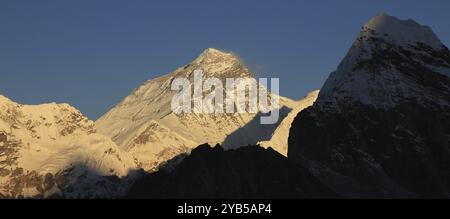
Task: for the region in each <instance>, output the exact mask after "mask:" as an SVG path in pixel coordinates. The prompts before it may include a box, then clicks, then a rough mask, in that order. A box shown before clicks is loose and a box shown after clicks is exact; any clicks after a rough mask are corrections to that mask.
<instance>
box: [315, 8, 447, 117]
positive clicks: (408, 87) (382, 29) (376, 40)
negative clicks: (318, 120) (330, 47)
mask: <svg viewBox="0 0 450 219" xmlns="http://www.w3.org/2000/svg"><path fill="white" fill-rule="evenodd" d="M448 77H450V52H449V50H448V49H447V47H445V46H444V45H443V44H442V43H441V41H440V40H439V39H438V37H437V36H436V35H435V34H434V33H433V31H432V30H431V29H430V28H429V27H427V26H423V25H420V24H418V23H417V22H415V21H413V20H400V19H398V18H395V17H393V16H389V15H387V14H385V13H382V14H379V15H377V16H375V17H374V18H372V19H371V20H370V21H369V22H368V23H367V24H366V25H364V27H363V30H362V31H361V32H360V33H359V35H358V38H357V39H356V40H355V41H354V43H353V45H352V47H351V48H350V50H349V51H348V53H347V55H346V56H345V57H344V59H343V60H342V61H341V63H340V64H339V66H338V68H337V69H336V71H335V72H333V73H331V75H330V77H329V78H328V79H327V81H326V82H325V84H324V86H323V87H322V89H321V92H320V94H319V98H318V100H317V103H318V104H320V105H321V106H323V107H330V109H332V108H335V107H331V106H335V105H336V104H337V103H343V102H348V101H352V102H360V103H363V104H368V105H372V106H375V107H377V108H389V107H392V106H395V105H396V104H398V103H401V102H403V101H410V100H415V101H416V102H420V103H430V104H431V103H440V104H446V105H450V101H449V100H448V98H446V96H448V95H447V93H448V84H447V83H448V80H449V78H448ZM430 84H433V86H430ZM437 94H439V95H437Z"/></svg>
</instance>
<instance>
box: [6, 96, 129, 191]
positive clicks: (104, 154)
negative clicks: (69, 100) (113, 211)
mask: <svg viewBox="0 0 450 219" xmlns="http://www.w3.org/2000/svg"><path fill="white" fill-rule="evenodd" d="M0 164H1V165H0V197H21V196H23V197H47V196H52V195H55V194H59V195H62V196H65V197H77V196H80V197H91V196H92V197H93V196H96V195H99V196H109V195H114V194H113V193H112V192H113V191H112V190H115V191H116V192H117V191H118V189H121V188H119V187H117V188H112V186H113V183H110V182H108V180H107V179H105V178H104V176H118V177H125V176H127V174H128V173H129V171H130V170H131V169H133V168H135V167H136V166H135V163H134V159H133V157H132V156H131V155H129V154H128V153H126V152H124V151H122V150H120V149H119V148H118V146H117V145H116V144H115V143H114V142H112V141H111V140H110V139H109V138H107V137H105V136H103V135H100V134H97V133H96V130H95V127H94V122H93V121H91V120H89V119H88V118H86V117H85V116H83V115H82V114H81V112H80V111H79V110H77V109H76V108H74V107H72V106H70V105H69V104H56V103H47V104H40V105H25V104H19V103H15V102H14V101H12V100H10V99H8V98H6V97H4V96H1V95H0ZM118 186H119V185H118ZM109 187H111V188H112V190H111V189H110V188H109Z"/></svg>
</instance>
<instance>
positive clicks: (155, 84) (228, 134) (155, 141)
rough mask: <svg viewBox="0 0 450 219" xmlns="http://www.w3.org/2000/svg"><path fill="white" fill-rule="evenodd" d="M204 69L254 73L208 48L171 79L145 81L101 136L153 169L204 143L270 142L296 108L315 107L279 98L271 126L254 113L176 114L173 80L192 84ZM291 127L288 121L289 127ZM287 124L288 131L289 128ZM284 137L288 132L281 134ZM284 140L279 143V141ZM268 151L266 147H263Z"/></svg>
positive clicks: (225, 74) (224, 74)
mask: <svg viewBox="0 0 450 219" xmlns="http://www.w3.org/2000/svg"><path fill="white" fill-rule="evenodd" d="M197 69H200V70H203V72H204V77H205V78H211V77H215V78H218V79H220V80H223V81H224V80H225V79H226V78H251V77H253V76H252V73H251V72H250V71H249V70H248V69H247V68H246V67H245V65H244V64H243V63H242V62H241V60H240V59H239V58H238V57H237V56H236V55H234V54H232V53H228V52H222V51H219V50H217V49H213V48H209V49H206V50H205V51H204V52H203V53H202V54H200V56H199V57H197V58H196V59H195V60H194V61H193V62H192V63H190V64H188V65H185V66H183V67H181V68H178V69H176V70H175V71H174V72H172V73H169V74H167V75H164V76H161V77H158V78H155V79H152V80H149V81H147V82H146V83H145V84H143V85H142V86H140V87H139V88H137V89H136V90H135V91H133V92H132V93H131V94H130V95H129V96H127V97H126V98H125V99H124V100H122V101H121V102H120V103H119V104H117V106H115V107H114V108H112V109H111V110H110V111H109V112H107V113H106V114H105V115H103V116H102V117H101V118H100V119H98V120H97V121H96V126H97V128H98V131H99V133H102V134H104V135H107V136H110V137H111V138H112V140H113V141H115V142H116V143H117V144H118V145H119V146H120V147H121V148H122V149H123V150H126V151H129V152H130V153H131V154H132V155H133V156H134V157H136V159H137V164H138V165H139V166H140V167H143V168H144V169H145V170H155V169H157V167H158V166H159V165H161V164H163V163H164V162H166V161H168V160H170V159H172V158H174V157H176V156H177V155H181V154H184V153H189V151H190V150H192V148H194V147H196V146H198V145H200V144H203V143H209V144H212V145H214V144H221V145H222V146H223V147H225V148H229V149H231V148H235V147H237V146H246V145H249V144H256V143H258V142H262V141H270V140H271V139H272V138H274V141H275V139H276V138H277V136H272V135H273V133H274V132H275V130H276V129H277V126H278V124H280V122H281V121H282V119H283V118H284V117H286V116H287V115H288V113H289V112H290V111H291V110H292V109H294V108H301V109H302V108H305V107H307V106H309V105H311V104H312V102H313V101H314V100H315V97H316V96H315V95H314V94H311V95H310V96H309V97H308V98H307V99H308V101H303V102H302V101H299V102H297V101H293V100H291V99H288V98H285V97H280V100H279V105H280V119H279V121H278V123H276V124H273V125H261V124H260V121H259V114H256V113H237V112H236V113H211V114H206V113H182V114H175V113H174V112H172V109H171V100H172V98H173V96H174V95H175V94H176V91H173V90H171V82H172V81H173V80H174V79H175V78H180V77H181V78H188V79H189V80H190V81H192V80H193V72H194V70H197ZM289 124H290V122H289ZM286 125H287V124H285V125H284V126H286ZM283 130H284V131H282V132H283V133H284V134H285V133H286V131H287V129H283ZM282 138H285V141H284V142H280V143H278V142H277V144H276V145H277V146H276V147H274V148H275V150H277V151H279V152H280V153H281V154H284V155H286V154H287V134H285V135H283V137H282ZM277 141H281V140H277ZM264 145H267V146H269V145H268V144H264Z"/></svg>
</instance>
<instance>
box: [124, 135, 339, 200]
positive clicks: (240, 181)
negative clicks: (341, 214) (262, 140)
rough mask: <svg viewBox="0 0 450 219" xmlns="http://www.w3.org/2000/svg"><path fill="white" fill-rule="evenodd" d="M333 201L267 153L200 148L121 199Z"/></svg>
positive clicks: (300, 171) (256, 149)
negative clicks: (293, 199) (297, 199)
mask: <svg viewBox="0 0 450 219" xmlns="http://www.w3.org/2000/svg"><path fill="white" fill-rule="evenodd" d="M319 197H327V198H334V197H337V196H336V195H335V193H333V192H331V190H329V189H328V188H326V187H324V186H322V185H321V183H320V182H319V181H318V180H316V179H315V178H314V177H313V176H312V175H311V174H309V173H308V172H307V171H305V170H303V169H301V168H297V167H296V166H295V165H293V163H291V162H290V161H289V160H288V159H286V157H284V156H282V155H280V154H279V153H277V152H275V151H274V150H273V149H271V148H269V149H264V148H261V147H259V146H248V147H242V148H239V149H236V150H228V151H224V150H223V149H222V147H220V146H215V147H213V148H212V147H210V146H209V145H207V144H205V145H201V146H199V147H197V148H195V149H194V150H193V151H192V153H191V155H190V156H187V157H186V158H185V159H184V160H183V161H182V162H181V163H180V164H179V165H177V167H175V169H173V170H172V171H170V172H168V171H159V172H156V173H152V174H148V175H146V176H145V177H143V178H142V179H141V180H140V181H138V182H136V183H135V185H134V186H133V187H132V188H131V190H130V191H129V193H128V195H127V198H319Z"/></svg>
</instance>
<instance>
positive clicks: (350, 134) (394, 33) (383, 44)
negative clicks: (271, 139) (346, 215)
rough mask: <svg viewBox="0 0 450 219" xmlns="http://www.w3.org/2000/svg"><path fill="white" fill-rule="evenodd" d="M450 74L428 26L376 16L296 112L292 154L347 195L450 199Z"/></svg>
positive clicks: (445, 53) (449, 60) (448, 55)
mask: <svg viewBox="0 0 450 219" xmlns="http://www.w3.org/2000/svg"><path fill="white" fill-rule="evenodd" d="M449 73H450V52H449V50H448V49H447V47H445V46H444V45H443V44H442V43H441V42H440V41H439V39H438V38H437V37H436V36H435V35H434V33H433V32H432V31H431V29H430V28H429V27H427V26H422V25H419V24H418V23H416V22H415V21H412V20H406V21H405V20H399V19H397V18H395V17H392V16H388V15H386V14H380V15H378V16H376V17H374V18H373V19H372V20H370V21H369V22H368V23H367V24H366V25H365V26H364V27H363V29H362V31H361V33H360V34H359V36H358V38H357V39H356V41H355V42H354V43H353V45H352V47H351V48H350V50H349V52H348V54H347V55H346V57H345V58H344V59H343V61H342V62H341V63H340V65H339V66H338V68H337V70H336V71H335V72H333V73H332V74H331V75H330V77H329V78H328V79H327V81H326V82H325V85H324V87H323V88H322V89H321V91H320V94H319V97H318V99H317V100H316V102H315V103H314V105H313V106H312V107H309V108H307V109H306V110H304V111H302V112H300V113H299V114H298V115H297V117H296V118H295V120H294V122H293V124H292V127H291V129H290V135H289V148H288V157H289V159H291V160H293V161H294V162H296V163H297V164H300V165H302V166H304V167H306V168H307V169H309V170H310V171H311V172H312V173H313V174H314V175H315V176H316V177H318V178H319V179H320V180H321V182H323V183H325V184H326V185H328V186H330V187H331V188H333V189H334V191H336V192H338V193H339V194H341V195H344V196H347V197H450V151H449V149H450V147H449V146H450V144H449V142H450V115H449V114H450V78H449V76H450V74H449Z"/></svg>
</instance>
